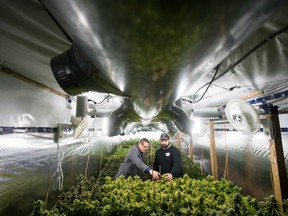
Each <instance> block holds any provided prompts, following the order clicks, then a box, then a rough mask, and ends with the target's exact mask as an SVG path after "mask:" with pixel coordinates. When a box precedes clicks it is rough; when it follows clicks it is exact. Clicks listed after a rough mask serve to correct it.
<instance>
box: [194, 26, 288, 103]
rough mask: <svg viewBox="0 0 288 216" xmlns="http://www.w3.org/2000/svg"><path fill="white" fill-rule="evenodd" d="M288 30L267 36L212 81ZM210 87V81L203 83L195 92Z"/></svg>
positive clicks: (283, 29)
mask: <svg viewBox="0 0 288 216" xmlns="http://www.w3.org/2000/svg"><path fill="white" fill-rule="evenodd" d="M287 30H288V26H286V27H284V28H282V29H281V30H279V31H277V32H276V33H274V34H272V35H270V36H268V37H267V38H265V39H264V40H263V41H261V42H260V43H258V44H257V45H256V46H255V47H253V48H252V49H251V50H249V51H248V52H247V53H246V54H245V55H244V56H242V57H241V58H240V59H239V60H238V61H236V62H235V63H234V64H231V65H230V66H229V67H228V68H227V69H226V70H224V72H223V73H222V74H220V75H219V76H218V77H216V78H214V80H213V81H215V80H218V79H219V78H221V77H222V76H224V75H225V74H226V73H228V72H229V71H233V70H234V68H235V67H236V66H237V65H238V64H240V63H241V62H242V61H244V60H245V59H246V58H248V56H250V55H251V54H252V53H253V52H255V51H256V50H257V49H259V48H260V47H262V46H263V45H264V44H266V43H267V42H268V41H270V40H271V39H273V38H275V37H276V36H278V35H280V34H282V33H283V32H285V31H287ZM207 85H208V86H210V85H211V81H210V82H208V83H205V84H204V85H202V86H201V87H200V88H199V89H198V90H197V91H196V93H197V92H199V91H200V90H201V89H203V88H204V87H205V86H207ZM196 93H195V94H194V96H195V95H196ZM199 101H200V100H199ZM199 101H196V102H194V103H197V102H199Z"/></svg>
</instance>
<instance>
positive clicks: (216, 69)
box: [193, 65, 220, 103]
mask: <svg viewBox="0 0 288 216" xmlns="http://www.w3.org/2000/svg"><path fill="white" fill-rule="evenodd" d="M219 68H220V65H217V66H216V68H214V69H215V73H214V75H213V77H212V79H211V81H210V82H209V84H208V86H207V88H206V90H205V91H204V93H203V94H202V96H201V97H200V99H199V100H197V101H194V102H193V103H198V102H199V101H201V100H202V99H203V97H204V95H205V94H206V92H207V91H208V89H209V87H210V86H211V84H212V82H213V81H214V79H215V77H216V75H217V73H218V71H219ZM197 92H198V91H196V92H195V94H194V96H196V94H197Z"/></svg>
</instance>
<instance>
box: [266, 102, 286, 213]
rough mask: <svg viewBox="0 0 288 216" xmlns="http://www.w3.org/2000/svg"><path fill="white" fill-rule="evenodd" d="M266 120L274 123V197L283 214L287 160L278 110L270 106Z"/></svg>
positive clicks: (271, 148) (271, 152)
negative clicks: (268, 119)
mask: <svg viewBox="0 0 288 216" xmlns="http://www.w3.org/2000/svg"><path fill="white" fill-rule="evenodd" d="M266 113H268V114H267V115H266V118H270V119H271V121H272V125H273V126H272V128H271V131H272V132H271V134H270V135H271V137H270V140H269V143H270V146H271V147H270V158H271V168H272V174H273V184H274V187H273V188H274V195H275V197H276V200H277V201H278V203H279V205H280V207H281V210H282V212H283V199H287V198H288V181H287V174H286V166H285V158H284V152H283V145H282V138H281V130H280V124H279V117H278V108H277V107H276V106H269V107H268V108H267V110H266Z"/></svg>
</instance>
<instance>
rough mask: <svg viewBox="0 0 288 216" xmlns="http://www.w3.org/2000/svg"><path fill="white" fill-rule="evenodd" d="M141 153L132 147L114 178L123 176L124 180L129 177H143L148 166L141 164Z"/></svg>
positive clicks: (135, 147)
mask: <svg viewBox="0 0 288 216" xmlns="http://www.w3.org/2000/svg"><path fill="white" fill-rule="evenodd" d="M143 161H144V158H143V153H142V152H141V151H140V149H139V148H138V145H137V146H134V147H133V148H132V149H131V150H130V151H129V152H128V154H127V155H126V157H125V160H124V162H123V163H122V164H121V166H120V168H119V170H118V172H117V173H116V176H115V178H118V177H119V176H121V175H123V176H124V177H125V178H127V177H129V176H132V177H133V176H136V175H137V176H140V178H143V177H144V173H145V170H147V168H148V166H147V165H146V164H145V163H144V162H143Z"/></svg>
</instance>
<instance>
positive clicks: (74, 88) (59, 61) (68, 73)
mask: <svg viewBox="0 0 288 216" xmlns="http://www.w3.org/2000/svg"><path fill="white" fill-rule="evenodd" d="M50 65H51V69H52V72H53V74H54V77H55V79H56V80H57V82H58V84H59V85H60V86H61V88H62V89H63V90H64V91H65V92H66V93H67V94H69V95H77V94H81V93H85V92H88V91H97V92H103V93H113V94H117V95H123V93H122V92H120V91H119V90H118V89H117V88H115V87H114V86H112V85H111V84H110V83H109V82H107V80H105V79H104V78H103V76H101V75H100V74H99V72H98V70H97V68H95V67H94V66H93V65H92V64H90V62H89V60H88V59H87V58H86V57H85V56H84V55H83V54H82V52H81V51H80V49H79V48H78V47H76V46H75V45H73V46H72V47H71V48H70V49H69V50H67V51H66V52H64V53H62V54H60V55H58V56H56V57H55V58H53V59H52V60H51V61H50Z"/></svg>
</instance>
